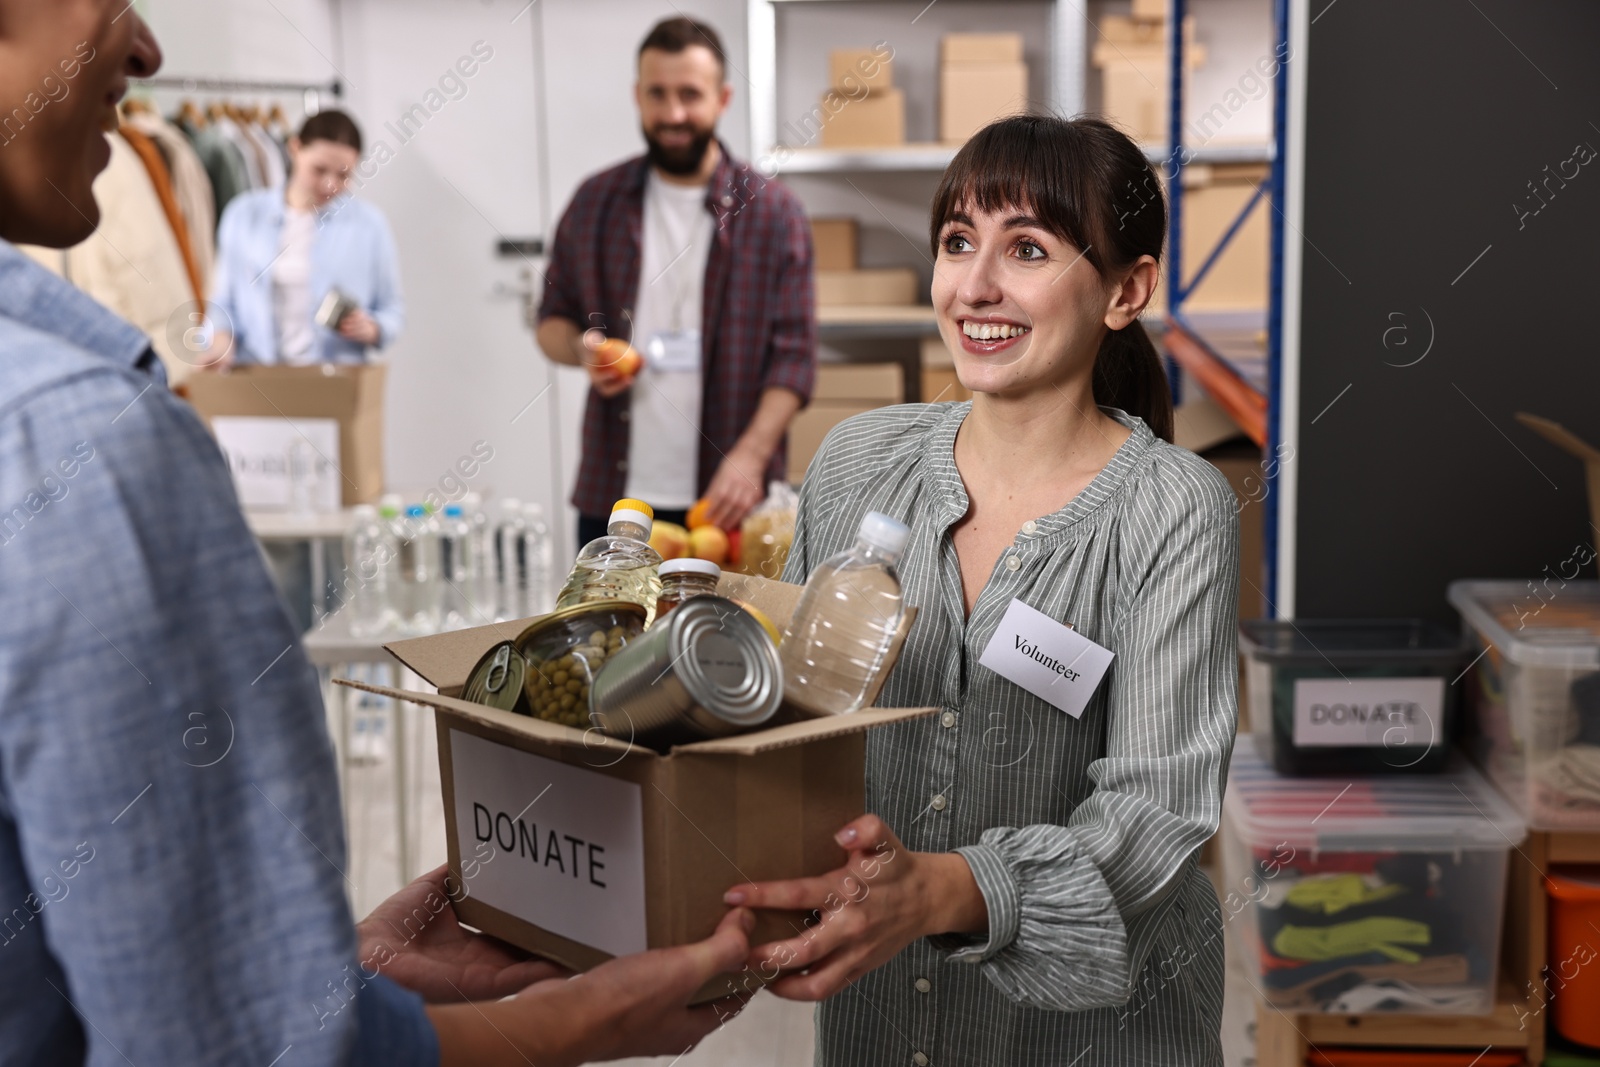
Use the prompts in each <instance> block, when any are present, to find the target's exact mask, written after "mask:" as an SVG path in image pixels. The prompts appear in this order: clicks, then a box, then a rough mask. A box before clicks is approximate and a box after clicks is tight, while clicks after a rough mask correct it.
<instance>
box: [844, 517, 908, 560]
mask: <svg viewBox="0 0 1600 1067" xmlns="http://www.w3.org/2000/svg"><path fill="white" fill-rule="evenodd" d="M856 536H858V537H859V538H860V539H861V540H863V541H865V542H866V543H867V544H869V545H871V546H872V547H873V548H881V549H882V550H883V551H885V552H892V553H894V554H895V555H899V553H900V551H901V550H902V549H904V548H905V547H906V541H907V539H909V538H910V537H911V527H909V526H907V525H906V524H905V523H903V522H901V521H900V520H899V519H891V518H890V517H889V516H887V515H885V514H884V513H883V512H881V511H869V512H867V515H866V518H864V519H862V520H861V530H860V532H859V533H858V534H857V535H856Z"/></svg>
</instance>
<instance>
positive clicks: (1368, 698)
mask: <svg viewBox="0 0 1600 1067" xmlns="http://www.w3.org/2000/svg"><path fill="white" fill-rule="evenodd" d="M1443 716H1444V679H1443V678H1351V679H1350V680H1349V681H1346V680H1345V679H1343V678H1301V679H1298V680H1297V681H1296V682H1295V683H1294V743H1295V744H1296V745H1297V746H1299V747H1302V748H1316V747H1324V748H1325V747H1329V746H1334V745H1338V746H1353V747H1372V748H1398V747H1402V746H1405V745H1432V744H1436V743H1438V742H1439V741H1440V740H1441V739H1440V736H1439V728H1440V726H1441V725H1442V724H1443V721H1444V719H1443Z"/></svg>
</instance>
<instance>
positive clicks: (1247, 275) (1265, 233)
mask: <svg viewBox="0 0 1600 1067" xmlns="http://www.w3.org/2000/svg"><path fill="white" fill-rule="evenodd" d="M1191 172H1192V173H1191ZM1183 173H1184V191H1183V272H1184V278H1186V279H1192V278H1193V277H1194V274H1195V271H1197V270H1199V269H1200V265H1201V264H1202V263H1204V262H1205V260H1206V257H1207V256H1209V255H1210V254H1211V250H1212V249H1213V248H1215V247H1216V244H1217V241H1218V240H1220V239H1221V237H1222V235H1223V234H1224V233H1225V232H1227V229H1228V227H1229V226H1231V225H1232V224H1233V220H1234V219H1235V218H1237V217H1238V215H1239V212H1240V211H1242V210H1243V209H1244V206H1245V205H1246V204H1247V203H1249V202H1250V198H1251V197H1252V196H1253V195H1255V191H1256V186H1258V185H1260V184H1262V183H1263V182H1265V181H1266V180H1267V167H1266V165H1265V164H1262V163H1230V164H1208V165H1199V166H1192V167H1185V168H1184V172H1183ZM1271 221H1272V207H1271V205H1269V204H1265V203H1261V204H1257V205H1256V206H1255V208H1254V209H1253V210H1252V211H1251V213H1250V217H1249V218H1248V219H1246V220H1245V223H1244V225H1243V226H1241V227H1240V228H1239V232H1238V233H1236V234H1234V235H1233V240H1232V241H1230V242H1229V243H1228V247H1227V248H1226V249H1225V250H1224V251H1223V253H1222V255H1221V256H1220V257H1219V258H1218V259H1217V261H1216V263H1214V264H1212V266H1211V270H1210V271H1209V272H1207V274H1206V276H1205V278H1204V279H1203V280H1202V281H1201V282H1200V284H1199V285H1198V286H1196V287H1195V290H1194V292H1192V293H1190V294H1189V297H1188V299H1187V300H1186V301H1185V303H1184V306H1185V307H1187V308H1188V309H1190V310H1191V311H1242V310H1246V309H1250V308H1262V307H1266V306H1267V266H1268V258H1269V257H1268V250H1269V241H1268V239H1269V237H1270V230H1271ZM1164 289H1165V287H1162V288H1158V289H1157V290H1156V295H1157V297H1158V298H1159V299H1158V300H1157V301H1156V302H1154V303H1155V306H1156V307H1157V308H1158V309H1159V308H1164V307H1165V306H1166V305H1165V299H1166V294H1165V292H1164Z"/></svg>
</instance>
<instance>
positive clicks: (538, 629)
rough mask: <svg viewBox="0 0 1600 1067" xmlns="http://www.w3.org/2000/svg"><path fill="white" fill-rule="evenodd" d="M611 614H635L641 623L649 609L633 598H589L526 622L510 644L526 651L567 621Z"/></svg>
mask: <svg viewBox="0 0 1600 1067" xmlns="http://www.w3.org/2000/svg"><path fill="white" fill-rule="evenodd" d="M612 614H623V615H635V616H637V617H638V619H639V622H640V624H641V625H642V624H643V623H644V620H645V617H646V616H647V615H649V611H647V610H646V608H645V606H644V605H643V604H640V603H638V602H636V601H633V600H589V601H585V602H584V603H582V604H574V605H572V606H571V607H570V608H557V609H556V610H555V611H552V612H550V613H549V614H548V615H541V616H539V617H538V618H537V619H535V620H534V621H533V622H530V623H529V624H528V628H527V629H525V630H523V631H522V632H521V633H520V634H518V635H517V637H516V640H515V641H513V642H512V644H514V645H515V646H516V647H517V648H519V649H521V650H522V651H523V652H524V653H526V652H527V650H528V647H529V646H530V645H531V644H532V643H533V642H535V641H537V640H538V639H539V638H540V637H543V636H544V635H545V634H547V633H549V632H550V631H551V630H553V629H560V628H561V627H563V626H564V625H566V624H567V623H568V622H571V621H573V620H575V619H583V618H587V617H588V616H590V615H612Z"/></svg>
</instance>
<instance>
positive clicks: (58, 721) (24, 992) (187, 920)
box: [0, 351, 439, 1065]
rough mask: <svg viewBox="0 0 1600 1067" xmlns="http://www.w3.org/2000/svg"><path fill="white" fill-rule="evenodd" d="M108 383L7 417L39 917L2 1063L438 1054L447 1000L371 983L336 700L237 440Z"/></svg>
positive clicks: (1, 748)
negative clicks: (240, 481) (291, 597)
mask: <svg viewBox="0 0 1600 1067" xmlns="http://www.w3.org/2000/svg"><path fill="white" fill-rule="evenodd" d="M11 355H14V354H12V353H8V357H9V356H11ZM37 358H39V359H50V358H54V354H52V353H50V352H47V351H41V352H39V353H38V354H37ZM84 367H85V369H83V370H82V371H81V372H80V373H77V374H74V375H71V376H68V377H65V378H62V379H59V380H56V381H53V382H51V383H50V384H49V385H48V386H46V387H42V388H39V389H37V390H34V391H32V392H29V393H26V394H25V395H21V396H16V395H14V396H12V397H9V398H6V399H5V400H4V401H0V457H3V461H0V589H3V590H4V591H5V603H6V610H5V611H4V612H0V886H6V887H19V888H20V887H23V886H26V887H27V888H28V890H29V894H28V895H29V899H31V900H33V901H35V902H37V904H38V907H37V908H34V906H33V905H32V904H30V905H29V906H28V909H27V914H26V916H25V917H24V918H25V921H23V922H22V923H21V924H20V925H16V924H14V926H15V929H12V928H9V927H8V928H6V929H5V931H4V933H3V934H0V938H3V940H4V942H5V944H4V945H3V946H0V952H7V951H14V953H15V954H13V955H11V956H9V957H6V959H8V960H11V961H25V963H26V965H25V966H20V967H19V966H14V965H13V963H12V962H7V963H6V964H5V965H4V966H0V1050H3V1049H30V1048H31V1049H34V1050H36V1051H37V1052H38V1055H39V1057H41V1058H38V1059H36V1060H35V1061H34V1062H51V1063H61V1062H86V1063H89V1064H114V1063H115V1064H121V1063H124V1062H129V1061H131V1062H134V1063H169V1064H178V1063H184V1064H212V1063H216V1064H222V1063H258V1064H263V1065H264V1064H268V1063H273V1062H275V1061H277V1060H278V1059H279V1058H280V1057H284V1058H283V1062H285V1063H290V1062H292V1063H295V1064H327V1065H333V1064H346V1063H363V1064H364V1063H380V1062H381V1063H386V1064H430V1065H431V1064H435V1063H437V1062H438V1055H439V1053H438V1047H437V1042H436V1039H435V1038H434V1035H433V1033H432V1030H431V1027H430V1025H429V1022H428V1020H427V1018H426V1016H425V1014H424V1013H423V1008H422V1005H421V1002H420V1000H418V999H417V998H416V997H415V996H412V995H410V994H408V993H405V992H404V991H402V990H400V989H398V988H397V987H395V986H393V985H391V984H390V983H389V982H388V980H387V979H384V978H382V977H381V976H379V977H374V978H371V979H370V980H366V981H356V982H350V981H348V980H349V979H350V976H351V975H352V974H355V973H356V972H357V969H358V966H359V965H358V962H357V959H356V944H355V931H354V927H353V924H352V922H351V916H350V912H349V906H348V904H347V898H346V889H347V887H348V885H349V879H348V876H347V873H346V870H347V869H346V859H345V845H344V839H343V831H342V825H341V819H340V812H339V801H338V789H337V786H336V782H335V777H334V766H333V756H332V752H331V747H330V744H329V739H328V736H327V730H326V727H325V725H324V718H323V711H322V702H321V697H320V693H319V689H318V685H317V683H316V678H315V673H314V671H313V669H312V667H311V665H310V664H309V662H308V661H307V659H306V657H305V655H304V653H303V652H302V650H301V647H300V643H299V639H298V636H297V635H296V633H295V631H294V628H293V626H292V625H291V623H290V621H289V617H288V615H287V613H286V612H285V611H284V609H283V607H282V605H281V603H280V602H279V600H278V596H277V593H276V591H275V589H274V587H273V586H272V584H271V580H270V578H269V577H268V575H267V572H266V569H265V567H264V565H263V563H262V561H261V557H260V553H259V550H258V549H257V547H256V544H255V542H254V540H253V538H252V536H251V535H250V533H249V531H248V529H247V528H246V526H245V524H244V520H243V517H242V515H241V514H240V512H239V509H238V506H237V503H236V501H235V498H234V494H233V489H232V485H231V483H230V480H229V475H228V471H227V469H226V467H225V466H224V464H223V462H222V460H221V457H220V455H219V453H218V451H217V449H216V446H215V444H214V443H213V442H212V441H211V439H210V437H209V436H208V435H207V434H206V432H205V430H204V428H203V427H202V426H201V424H200V421H199V419H198V418H197V417H196V416H195V415H194V414H193V412H192V411H190V410H189V409H188V407H187V406H186V405H184V404H183V403H182V402H181V401H179V400H177V399H176V398H174V397H172V396H171V395H170V394H168V393H167V392H166V390H164V389H162V388H160V387H159V386H155V387H152V385H153V383H152V382H151V380H150V379H149V378H148V377H146V376H143V375H140V374H137V373H135V372H133V371H130V370H124V369H122V368H118V367H115V366H113V365H110V364H105V363H100V364H89V363H88V362H87V361H85V364H84ZM69 871H70V874H69V873H68V872H69ZM5 903H6V906H8V907H9V906H10V901H9V900H8V901H7V902H5ZM346 990H349V994H348V995H346V994H345V991H346ZM330 998H333V999H330ZM66 1005H70V1008H71V1012H72V1016H71V1017H69V1016H67V1015H66V1013H65V1006H66ZM74 1018H75V1019H76V1021H77V1025H76V1028H74V1026H73V1020H74ZM74 1029H76V1031H77V1032H76V1033H74ZM74 1043H76V1048H74V1047H73V1045H74ZM290 1049H292V1050H293V1051H292V1055H291V1056H288V1057H285V1056H284V1054H285V1053H286V1052H289V1050H290ZM0 1058H3V1057H0Z"/></svg>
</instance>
